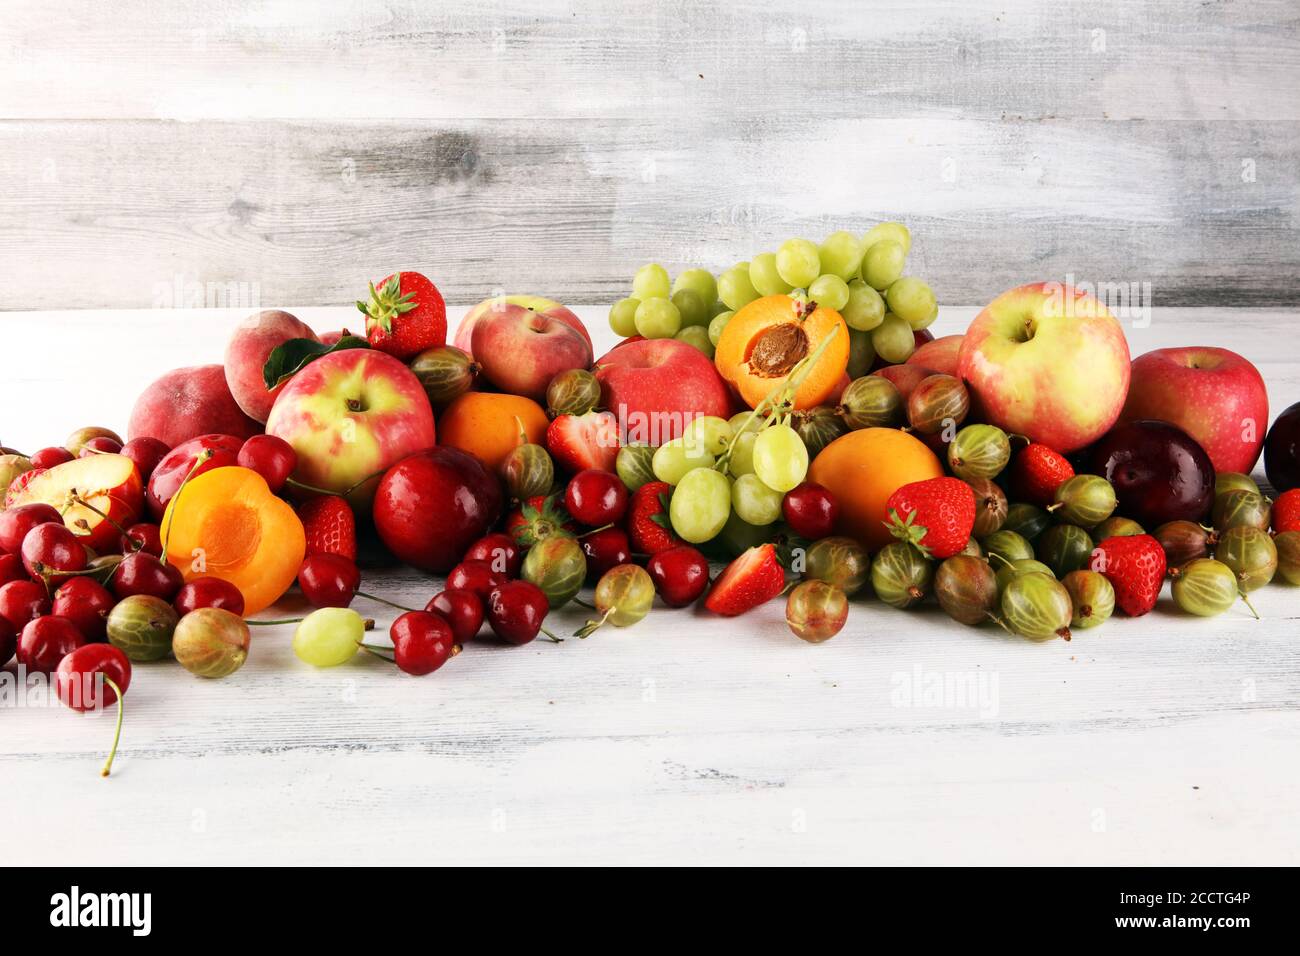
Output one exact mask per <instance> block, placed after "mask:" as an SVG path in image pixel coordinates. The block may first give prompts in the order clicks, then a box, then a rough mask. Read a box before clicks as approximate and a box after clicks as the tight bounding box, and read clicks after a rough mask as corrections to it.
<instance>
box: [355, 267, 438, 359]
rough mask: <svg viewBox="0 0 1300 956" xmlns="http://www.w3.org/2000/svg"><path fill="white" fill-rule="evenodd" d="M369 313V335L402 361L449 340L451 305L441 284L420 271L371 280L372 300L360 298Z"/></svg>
mask: <svg viewBox="0 0 1300 956" xmlns="http://www.w3.org/2000/svg"><path fill="white" fill-rule="evenodd" d="M357 308H358V309H360V310H361V313H362V314H363V315H364V316H365V317H366V338H367V339H368V340H369V341H370V344H371V346H373V347H374V348H377V349H379V350H380V351H381V352H387V353H388V354H389V355H393V356H396V357H397V358H399V359H401V360H402V361H404V362H405V361H408V360H409V359H413V358H415V356H417V355H419V354H420V353H421V352H423V351H424V350H425V349H432V348H437V347H438V346H440V345H446V344H447V306H446V304H445V303H444V302H443V301H442V293H441V292H439V291H438V287H437V286H436V285H434V284H433V283H432V282H430V281H429V280H428V279H427V278H426V277H425V276H422V275H420V273H418V272H394V273H393V274H392V275H390V276H389V277H388V278H387V279H384V280H383V281H382V282H380V283H379V288H375V284H374V283H373V282H372V283H370V300H369V301H368V302H357Z"/></svg>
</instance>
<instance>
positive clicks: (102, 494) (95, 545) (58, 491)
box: [7, 455, 144, 553]
mask: <svg viewBox="0 0 1300 956" xmlns="http://www.w3.org/2000/svg"><path fill="white" fill-rule="evenodd" d="M78 500H80V501H83V502H85V504H79V503H77V501H78ZM37 503H43V504H47V505H50V506H51V507H53V508H55V509H56V510H58V511H59V512H61V513H62V514H63V523H64V524H65V525H67V526H68V528H70V529H71V530H72V531H73V532H74V533H75V534H77V535H80V536H81V541H82V543H83V544H85V545H86V547H88V548H90V549H92V550H94V551H97V552H101V553H106V552H109V551H117V550H118V548H117V544H118V540H119V539H120V538H121V536H122V532H121V528H124V527H128V526H130V525H132V524H134V523H135V522H136V521H138V520H139V518H140V513H141V511H142V510H143V508H144V484H143V482H141V480H140V472H139V471H138V470H137V469H136V467H135V462H133V461H132V460H131V459H130V458H127V457H125V456H123V455H90V456H89V457H87V458H77V459H74V460H73V461H69V462H64V463H63V464H62V465H55V466H54V467H53V468H50V469H47V470H45V471H43V472H41V473H40V474H38V475H36V476H35V477H34V478H33V479H32V480H31V481H30V482H29V483H28V484H27V485H26V486H25V487H24V488H23V489H22V491H20V492H19V493H18V494H17V495H16V496H15V497H14V499H13V500H11V501H8V502H7V505H8V506H10V507H17V506H19V505H30V504H37ZM87 505H89V507H87Z"/></svg>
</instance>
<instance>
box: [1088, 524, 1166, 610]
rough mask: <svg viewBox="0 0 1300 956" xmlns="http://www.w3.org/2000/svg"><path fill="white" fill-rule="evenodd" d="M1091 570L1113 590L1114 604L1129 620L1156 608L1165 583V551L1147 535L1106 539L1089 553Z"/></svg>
mask: <svg viewBox="0 0 1300 956" xmlns="http://www.w3.org/2000/svg"><path fill="white" fill-rule="evenodd" d="M1090 567H1091V568H1092V570H1094V571H1097V572H1099V573H1101V574H1102V575H1104V576H1105V578H1106V580H1108V581H1109V582H1110V585H1111V587H1113V588H1114V589H1115V603H1116V604H1118V605H1119V609H1120V610H1121V611H1123V612H1124V613H1125V614H1127V615H1129V616H1130V617H1140V616H1141V615H1143V614H1145V613H1147V611H1149V610H1151V609H1152V608H1153V607H1155V606H1156V598H1158V597H1159V596H1160V588H1161V586H1162V585H1163V584H1164V581H1165V552H1164V549H1163V548H1161V547H1160V542H1159V541H1157V540H1156V539H1155V538H1153V537H1151V535H1149V534H1133V535H1127V536H1122V537H1113V538H1107V539H1106V540H1105V541H1103V542H1101V544H1099V545H1097V547H1096V548H1094V549H1093V552H1092V563H1091V564H1090Z"/></svg>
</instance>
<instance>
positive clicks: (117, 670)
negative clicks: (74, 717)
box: [54, 644, 131, 711]
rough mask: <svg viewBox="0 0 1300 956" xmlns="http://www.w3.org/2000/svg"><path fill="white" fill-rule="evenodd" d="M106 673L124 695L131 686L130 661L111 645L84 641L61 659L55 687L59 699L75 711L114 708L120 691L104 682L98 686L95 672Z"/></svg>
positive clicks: (106, 676) (108, 678) (105, 675)
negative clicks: (83, 643)
mask: <svg viewBox="0 0 1300 956" xmlns="http://www.w3.org/2000/svg"><path fill="white" fill-rule="evenodd" d="M98 674H103V675H104V677H105V678H107V680H111V681H112V682H113V683H114V684H116V685H117V688H118V690H120V691H121V692H122V693H123V694H125V693H126V689H127V688H128V687H130V686H131V662H130V660H128V659H127V656H126V655H125V654H123V653H122V652H121V651H120V650H118V649H117V648H116V647H114V646H113V645H112V644H85V645H83V646H81V647H78V648H77V649H76V650H74V651H72V652H71V653H70V654H67V655H66V656H65V657H64V658H63V660H61V661H59V666H58V671H57V673H56V674H55V678H54V680H55V689H56V691H57V693H58V695H59V700H61V701H63V703H65V704H66V705H67V706H69V707H71V708H72V709H73V710H76V711H85V710H94V709H95V708H97V707H111V706H112V705H113V704H115V703H116V702H117V691H115V690H113V688H112V687H111V686H109V684H108V683H107V681H105V682H104V684H103V686H102V687H100V686H99V681H97V680H96V679H95V678H96V675H98Z"/></svg>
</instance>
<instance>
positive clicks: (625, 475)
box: [614, 445, 655, 491]
mask: <svg viewBox="0 0 1300 956" xmlns="http://www.w3.org/2000/svg"><path fill="white" fill-rule="evenodd" d="M654 457H655V450H654V449H653V448H651V447H650V446H649V445H624V446H623V447H622V448H620V449H619V450H618V456H617V457H616V458H615V459H614V470H615V471H616V472H618V476H619V477H620V478H622V479H623V484H625V485H627V490H628V491H636V490H637V489H638V488H640V487H641V486H642V485H644V484H648V483H649V482H652V481H654V480H655V473H654V466H653V464H652V463H653V461H654Z"/></svg>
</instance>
